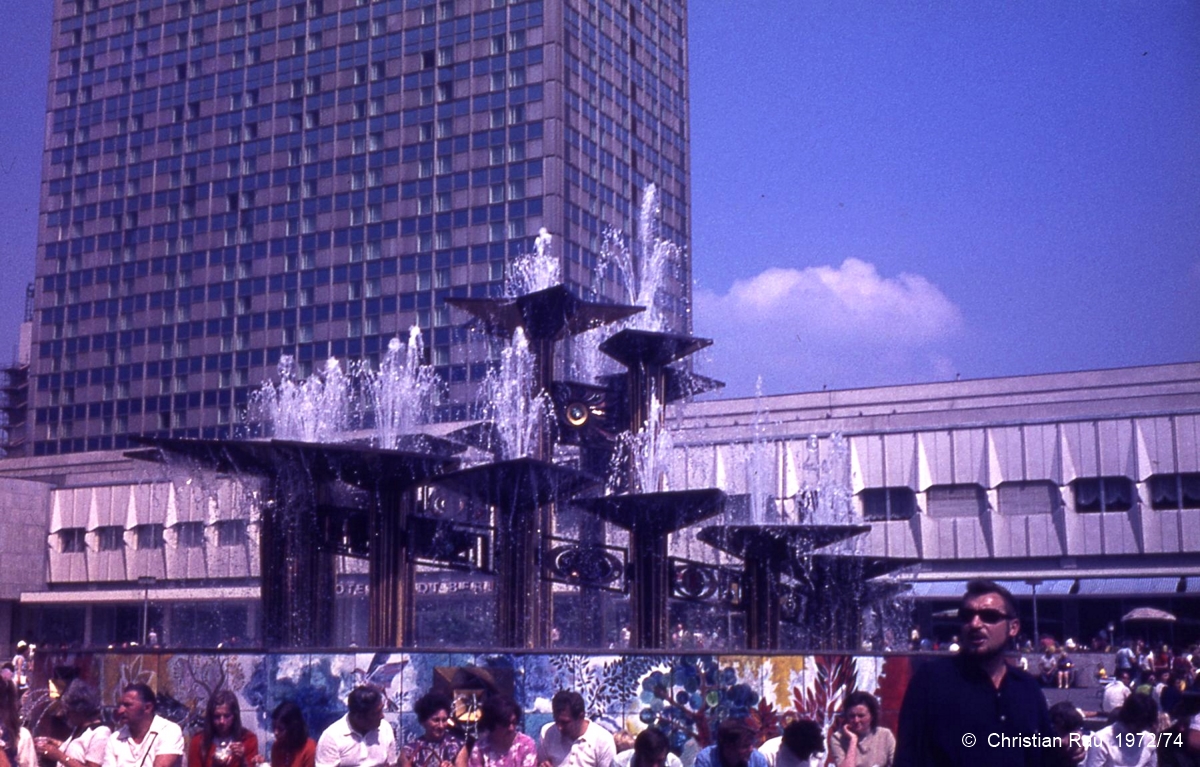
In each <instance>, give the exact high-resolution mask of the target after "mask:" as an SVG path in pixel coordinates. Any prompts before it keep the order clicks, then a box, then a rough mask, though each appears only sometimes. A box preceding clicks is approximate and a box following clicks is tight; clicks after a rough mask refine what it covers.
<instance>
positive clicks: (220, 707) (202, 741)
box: [188, 690, 258, 767]
mask: <svg viewBox="0 0 1200 767" xmlns="http://www.w3.org/2000/svg"><path fill="white" fill-rule="evenodd" d="M257 757H258V737H257V736H256V735H255V734H254V733H252V732H250V731H249V730H247V729H246V728H245V727H243V726H242V710H241V706H239V705H238V699H237V696H236V695H234V694H233V693H232V692H230V691H229V690H218V691H216V692H214V693H213V694H212V696H211V697H210V698H209V699H208V706H207V707H206V708H205V709H204V729H203V730H201V731H200V732H198V733H196V734H195V735H194V736H193V737H192V742H191V744H190V745H189V746H188V767H251V766H252V765H254V764H255V763H256V762H257V761H258V759H257Z"/></svg>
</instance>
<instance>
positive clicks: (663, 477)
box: [608, 396, 675, 493]
mask: <svg viewBox="0 0 1200 767" xmlns="http://www.w3.org/2000/svg"><path fill="white" fill-rule="evenodd" d="M674 449H675V443H674V440H673V439H672V437H671V433H670V432H669V431H668V430H667V428H666V426H665V425H664V423H663V405H662V403H661V402H659V400H658V397H656V396H653V397H651V398H650V407H649V412H648V414H647V416H646V422H645V423H643V424H642V429H641V431H639V432H637V433H631V432H623V433H622V434H621V435H619V436H618V438H617V449H616V451H615V452H614V453H613V467H612V470H611V471H610V476H609V482H608V487H609V492H613V491H614V490H615V489H616V488H617V487H618V486H619V485H620V480H621V477H622V474H623V473H624V472H625V471H626V470H628V472H629V473H630V476H629V490H630V492H634V493H656V492H660V491H664V490H669V489H670V469H671V458H672V453H673V452H674Z"/></svg>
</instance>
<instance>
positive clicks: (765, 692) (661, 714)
mask: <svg viewBox="0 0 1200 767" xmlns="http://www.w3.org/2000/svg"><path fill="white" fill-rule="evenodd" d="M920 660H921V658H919V657H914V656H907V655H889V656H872V655H854V656H851V655H804V656H801V655H775V656H746V655H634V654H626V655H565V654H507V653H438V652H374V653H358V654H340V653H328V654H325V653H303V654H265V655H264V654H257V653H255V654H249V653H238V654H228V655H218V654H207V653H203V654H202V653H189V654H170V653H162V654H144V655H139V654H126V653H106V654H78V653H76V654H60V655H53V654H39V655H38V657H37V663H36V667H35V674H34V676H33V680H32V681H33V683H34V684H33V685H32V687H31V690H30V692H29V694H28V695H27V696H26V713H27V717H28V719H27V720H28V721H30V722H31V723H32V724H33V726H34V727H35V729H37V728H39V727H40V728H41V729H43V730H45V729H47V728H49V727H50V726H51V722H50V719H51V718H50V717H47V716H44V713H45V711H46V708H47V706H48V705H49V704H50V701H51V698H52V694H51V677H52V676H55V675H56V670H57V675H58V676H60V677H61V676H64V675H65V676H70V675H73V674H77V675H78V676H80V677H82V678H83V679H85V680H87V681H89V682H90V683H92V684H94V685H96V686H97V687H98V688H99V689H100V690H101V693H102V697H103V699H104V701H105V704H106V705H115V703H116V700H117V698H118V697H119V691H120V690H121V688H122V687H124V685H126V684H128V683H130V682H135V681H138V682H146V683H149V684H150V685H151V686H152V687H153V688H154V689H155V690H157V691H158V692H159V697H160V711H159V713H161V714H163V715H164V716H167V717H168V718H170V719H173V720H175V721H176V722H179V723H180V724H182V725H183V726H184V728H185V730H186V731H194V730H196V729H197V728H198V727H199V723H200V721H201V719H202V717H203V712H204V706H205V703H206V701H207V700H208V697H209V696H210V695H211V694H212V693H213V692H214V691H215V690H217V689H221V688H228V689H230V690H232V691H234V692H235V693H236V694H237V695H238V698H239V699H240V701H241V706H242V720H243V723H244V724H245V725H246V726H247V727H249V728H251V729H253V730H255V731H256V733H257V734H258V736H259V738H260V742H261V743H263V744H264V745H267V746H269V744H270V741H271V735H270V732H271V727H270V721H269V719H270V712H271V710H272V709H273V708H274V707H275V706H276V705H278V704H279V703H281V702H282V701H284V700H291V701H293V702H295V703H297V704H299V705H300V707H301V708H302V709H303V710H304V712H305V715H306V718H307V720H308V724H309V728H310V731H311V732H312V734H313V737H316V736H317V735H318V734H319V733H320V731H321V730H322V729H324V728H325V727H326V726H327V725H329V724H330V723H331V722H333V721H334V720H336V719H337V718H339V717H340V716H341V715H342V714H344V713H345V710H346V709H345V698H346V695H347V693H349V691H350V690H351V689H352V688H353V687H355V686H356V685H359V684H363V683H370V684H375V685H377V686H379V687H380V688H382V689H383V690H385V691H386V694H387V699H388V705H387V719H388V721H389V722H391V723H392V725H393V726H394V727H395V728H396V730H397V735H398V737H399V738H400V740H401V741H402V742H403V741H406V740H408V739H411V738H414V737H416V736H418V735H420V734H421V727H420V725H419V724H418V723H417V721H416V716H415V715H414V714H413V713H412V704H413V702H414V701H415V700H416V699H417V698H419V697H420V696H421V695H422V694H424V693H425V692H426V691H428V690H430V689H438V690H439V691H441V692H445V693H447V694H449V695H451V696H452V697H453V698H454V700H455V702H456V707H457V708H458V710H457V711H456V712H455V713H456V718H457V720H458V721H459V723H460V724H462V726H463V727H464V729H466V730H468V732H469V731H470V730H471V728H472V724H471V722H472V721H473V716H472V714H473V711H474V709H475V706H476V705H477V703H478V702H479V701H480V700H482V699H483V697H484V696H486V695H487V694H488V693H490V692H501V693H505V694H509V695H512V696H513V697H514V698H515V699H516V700H517V701H518V702H519V703H520V704H521V705H522V708H523V709H524V711H525V719H524V724H523V728H524V730H525V732H527V733H529V734H531V735H534V736H535V737H536V735H537V733H538V731H539V730H540V728H541V727H542V725H544V724H545V723H547V722H549V721H550V719H551V717H550V698H551V697H552V696H553V695H554V693H555V691H557V690H559V689H564V688H566V689H574V690H577V691H579V692H580V693H582V694H583V696H584V699H585V700H586V701H587V704H588V716H589V717H590V718H591V719H592V720H593V721H599V722H601V723H602V724H603V725H604V726H605V727H607V728H608V729H610V730H613V731H616V730H620V729H624V730H627V731H629V732H630V733H637V732H639V731H640V730H641V729H643V728H644V727H646V726H647V725H650V724H653V725H655V726H657V727H659V728H661V729H662V730H663V731H664V732H667V733H669V735H670V737H671V741H672V744H673V746H674V748H675V749H676V750H677V751H679V752H681V753H689V752H694V749H695V748H696V747H697V746H704V745H707V744H708V743H709V742H710V740H711V737H712V734H713V731H714V728H715V724H716V723H717V722H719V721H720V720H721V719H723V718H725V717H727V716H734V717H739V718H743V719H745V720H747V721H749V722H751V723H752V724H754V725H755V726H756V727H758V729H759V732H760V737H761V738H763V739H766V738H769V737H773V736H775V735H777V734H778V733H779V730H780V728H781V727H782V726H783V724H784V723H785V722H786V720H787V718H788V717H789V716H791V715H800V716H805V717H809V718H813V719H815V720H816V721H818V722H820V723H822V724H823V725H824V726H825V727H826V728H828V726H829V725H830V724H832V722H833V719H834V716H835V714H836V712H838V710H839V707H840V701H841V700H842V699H843V698H844V696H845V695H846V693H847V692H849V691H850V690H854V689H859V690H868V691H871V692H873V693H875V694H876V696H878V697H879V699H880V702H881V704H882V710H883V711H882V714H883V715H882V721H881V724H883V725H884V726H887V727H890V728H893V729H894V727H895V719H896V713H897V711H898V709H899V706H900V700H901V697H902V696H903V693H904V688H905V686H906V685H907V682H908V679H909V678H910V677H911V672H912V670H913V666H914V662H919V661H920ZM64 670H65V674H64ZM43 719H44V720H46V721H44V722H43V721H42V720H43Z"/></svg>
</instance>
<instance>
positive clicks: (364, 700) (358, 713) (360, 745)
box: [316, 685, 396, 767]
mask: <svg viewBox="0 0 1200 767" xmlns="http://www.w3.org/2000/svg"><path fill="white" fill-rule="evenodd" d="M346 707H347V708H348V709H349V711H347V712H346V715H345V716H343V717H342V718H341V719H339V720H337V721H336V722H334V723H333V724H331V725H329V727H327V728H326V729H325V732H323V733H321V739H320V740H319V741H317V756H316V767H387V766H388V765H392V764H395V763H396V733H395V732H394V731H393V730H392V726H391V725H390V724H388V723H387V722H385V721H384V720H383V693H381V692H380V691H379V690H378V689H377V688H375V687H368V686H365V685H364V686H362V687H355V688H354V689H353V690H351V691H350V695H349V697H347V698H346Z"/></svg>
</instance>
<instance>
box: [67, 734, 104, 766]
mask: <svg viewBox="0 0 1200 767" xmlns="http://www.w3.org/2000/svg"><path fill="white" fill-rule="evenodd" d="M111 736H112V729H111V728H109V727H106V726H105V725H103V724H96V725H92V726H91V727H87V728H85V729H83V730H80V731H79V732H74V733H71V737H69V738H67V739H66V740H64V741H63V742H62V745H61V746H60V747H59V749H60V750H61V751H62V752H63V753H64V754H66V755H67V758H68V759H76V760H78V761H81V762H84V763H85V764H86V763H88V762H94V763H96V764H103V763H104V751H105V749H106V748H107V747H108V739H109V737H111Z"/></svg>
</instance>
